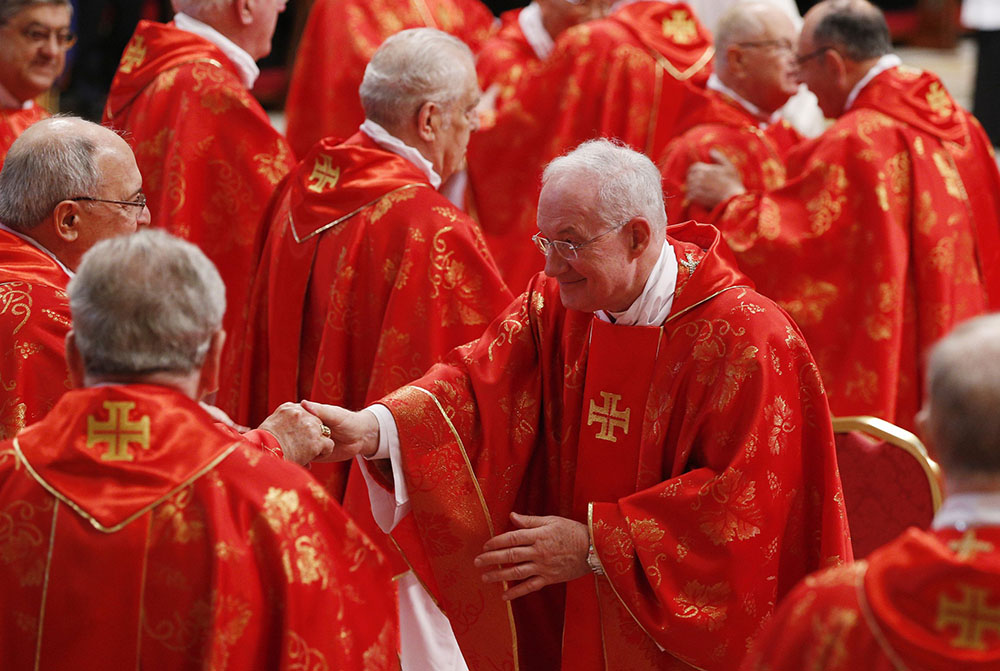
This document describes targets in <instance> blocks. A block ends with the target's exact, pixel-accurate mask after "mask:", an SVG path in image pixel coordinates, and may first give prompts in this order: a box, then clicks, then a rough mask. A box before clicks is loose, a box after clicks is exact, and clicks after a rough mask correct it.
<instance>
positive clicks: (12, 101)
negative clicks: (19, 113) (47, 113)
mask: <svg viewBox="0 0 1000 671" xmlns="http://www.w3.org/2000/svg"><path fill="white" fill-rule="evenodd" d="M34 106H35V101H34V100H24V101H21V100H18V99H17V98H16V97H14V94H13V93H11V92H10V91H8V90H7V89H5V88H4V86H3V84H0V107H5V108H7V109H22V110H29V109H31V108H32V107H34Z"/></svg>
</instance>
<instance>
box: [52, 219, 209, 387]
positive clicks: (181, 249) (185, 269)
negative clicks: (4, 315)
mask: <svg viewBox="0 0 1000 671" xmlns="http://www.w3.org/2000/svg"><path fill="white" fill-rule="evenodd" d="M67 291H68V293H69V304H70V310H71V312H72V316H73V332H74V333H75V338H76V344H77V348H78V349H79V350H80V354H81V355H82V356H83V362H84V366H85V368H86V370H87V373H89V374H95V375H101V374H104V375H141V374H147V373H152V372H158V371H177V372H190V371H193V370H196V369H197V368H199V367H200V366H201V365H202V364H203V363H204V361H205V355H206V353H207V352H208V348H209V344H210V343H211V339H212V336H213V335H214V334H215V333H216V332H217V331H218V330H219V329H220V328H221V325H222V317H223V314H224V313H225V311H226V288H225V285H224V284H223V283H222V279H221V278H220V277H219V272H218V271H217V270H216V269H215V266H214V265H212V262H211V261H209V260H208V257H207V256H205V254H204V253H203V252H202V251H201V250H200V249H198V248H197V247H195V246H194V245H192V244H191V243H189V242H185V241H184V240H181V239H179V238H175V237H173V236H172V235H170V234H169V233H166V232H164V231H161V230H158V229H144V230H140V231H139V232H138V233H134V234H132V235H125V236H120V237H117V238H110V239H108V240H104V241H102V242H99V243H97V244H96V245H94V246H93V247H92V248H91V249H90V250H89V251H88V252H87V253H86V254H84V255H83V260H82V261H81V263H80V267H79V269H78V270H77V273H76V275H75V276H74V277H73V279H72V280H71V281H70V283H69V288H68V290H67Z"/></svg>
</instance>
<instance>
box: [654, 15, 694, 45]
mask: <svg viewBox="0 0 1000 671" xmlns="http://www.w3.org/2000/svg"><path fill="white" fill-rule="evenodd" d="M661 30H662V32H663V35H664V36H665V37H669V38H670V39H671V40H673V41H674V42H676V43H677V44H691V43H692V42H694V41H695V39H697V37H698V27H697V25H695V22H694V19H693V18H691V15H690V14H688V12H686V11H685V10H683V9H675V10H674V11H672V12H671V13H670V18H668V19H664V20H663V24H662V26H661Z"/></svg>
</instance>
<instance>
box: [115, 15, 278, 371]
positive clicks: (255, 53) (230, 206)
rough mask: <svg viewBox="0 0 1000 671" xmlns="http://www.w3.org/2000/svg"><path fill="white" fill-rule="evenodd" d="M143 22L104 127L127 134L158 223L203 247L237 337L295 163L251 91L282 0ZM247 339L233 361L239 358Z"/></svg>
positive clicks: (230, 353)
mask: <svg viewBox="0 0 1000 671" xmlns="http://www.w3.org/2000/svg"><path fill="white" fill-rule="evenodd" d="M174 7H175V8H176V9H177V10H178V12H179V13H178V14H177V15H176V16H175V17H174V21H173V22H172V23H169V24H166V25H164V24H160V23H154V22H151V21H141V22H140V23H139V26H138V27H137V28H136V31H135V35H134V36H133V37H132V40H131V41H130V42H129V45H128V47H127V48H126V49H125V53H124V54H123V55H122V60H121V64H120V65H119V67H118V72H117V74H116V75H115V78H114V81H112V83H111V92H110V93H109V95H108V104H107V108H106V109H105V112H104V121H105V123H108V124H110V125H112V126H114V127H115V128H118V129H121V130H124V131H127V132H128V133H129V134H130V135H131V138H132V143H133V148H134V150H135V156H136V161H138V163H139V169H140V170H141V171H142V175H143V178H144V180H145V188H146V195H147V197H148V199H149V210H150V212H151V213H152V217H153V223H154V224H155V225H156V226H159V227H162V228H165V229H166V230H168V231H170V232H171V233H173V234H174V235H177V236H179V237H182V238H184V239H185V240H189V241H191V242H193V243H195V244H196V245H198V246H199V247H200V248H201V249H202V251H204V252H205V253H206V254H207V255H208V258H210V259H212V262H213V263H215V265H216V267H217V268H218V269H219V273H220V274H221V275H222V279H223V281H224V282H225V283H226V299H227V305H229V312H228V314H227V315H226V320H225V327H226V331H227V332H228V333H233V334H235V333H237V330H236V324H238V323H242V322H243V319H244V312H245V309H246V305H247V302H248V298H249V292H250V286H251V284H252V281H253V273H254V270H255V268H256V266H257V261H258V259H259V258H260V249H261V245H262V244H263V242H264V237H265V235H266V232H265V231H264V229H263V227H262V218H263V214H264V207H265V205H266V204H267V202H268V200H269V199H270V197H271V192H272V191H273V190H274V187H275V186H276V185H277V184H278V182H280V181H281V179H282V178H283V177H284V176H285V175H286V174H287V173H288V171H289V169H290V168H291V167H292V166H293V165H294V164H295V161H294V157H293V156H292V152H291V150H290V149H289V147H288V143H287V142H286V141H285V139H284V138H283V137H282V136H281V134H279V133H278V132H277V131H276V130H275V129H274V128H272V127H271V124H270V121H269V120H268V117H267V114H265V113H264V110H263V109H262V108H261V106H260V104H259V103H258V102H257V101H256V100H255V99H254V98H253V96H251V95H250V91H249V89H250V88H252V87H253V83H254V81H255V80H256V78H257V75H258V74H259V70H258V69H257V65H256V63H255V61H256V60H259V59H260V58H263V57H264V56H266V55H267V54H268V53H269V52H270V50H271V36H272V34H273V33H274V26H275V22H276V21H277V16H278V13H279V12H281V11H282V10H283V9H284V7H285V2H284V0H261V1H260V2H253V3H248V2H247V1H246V0H222V1H215V2H206V1H205V0H178V1H175V2H174ZM241 344H242V343H241V340H240V338H235V337H234V338H231V339H230V341H229V343H228V346H227V348H226V354H225V359H226V360H227V361H229V362H234V361H238V360H239V357H240V351H241Z"/></svg>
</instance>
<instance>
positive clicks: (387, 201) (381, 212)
mask: <svg viewBox="0 0 1000 671" xmlns="http://www.w3.org/2000/svg"><path fill="white" fill-rule="evenodd" d="M416 196H417V191H416V190H415V189H397V190H396V191H392V192H390V193H389V194H387V195H386V196H385V197H384V198H381V199H380V200H379V201H378V202H377V203H375V205H373V206H372V210H371V214H370V215H368V221H370V222H372V223H375V222H376V221H378V220H379V219H381V218H382V217H383V216H385V214H386V213H387V212H389V211H390V210H391V209H392V208H393V207H394V206H395V205H396V204H397V203H404V202H406V201H408V200H412V199H413V198H415V197H416Z"/></svg>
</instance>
